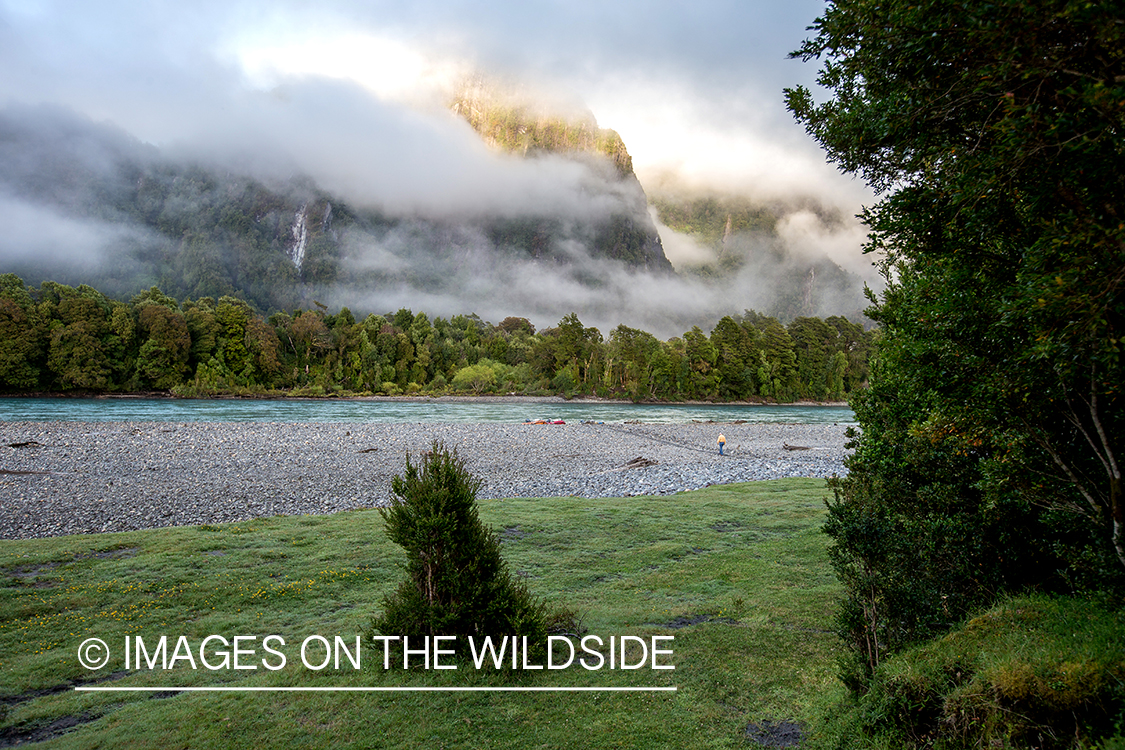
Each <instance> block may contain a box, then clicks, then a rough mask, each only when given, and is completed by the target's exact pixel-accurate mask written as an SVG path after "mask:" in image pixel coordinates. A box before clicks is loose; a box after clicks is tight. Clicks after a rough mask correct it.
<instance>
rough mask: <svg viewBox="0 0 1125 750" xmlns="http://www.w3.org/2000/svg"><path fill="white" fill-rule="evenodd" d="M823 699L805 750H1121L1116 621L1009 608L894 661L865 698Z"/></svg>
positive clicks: (1025, 601)
mask: <svg viewBox="0 0 1125 750" xmlns="http://www.w3.org/2000/svg"><path fill="white" fill-rule="evenodd" d="M832 693H836V694H835V695H832ZM828 696H829V697H828V698H827V699H826V700H825V704H824V705H825V713H824V715H823V716H822V717H821V718H820V719H819V720H817V721H815V723H816V724H817V726H818V730H819V731H818V734H819V735H820V736H819V737H817V738H816V739H817V741H816V742H814V743H812V746H813V747H824V748H886V749H887V750H892V749H893V750H904V749H908V748H945V749H950V750H952V749H954V748H957V749H961V748H980V747H1003V748H1025V747H1026V748H1031V747H1034V748H1039V749H1040V750H1051V749H1054V748H1073V747H1081V748H1092V747H1105V748H1116V747H1122V746H1123V745H1125V743H1123V740H1125V737H1123V736H1122V730H1125V610H1123V609H1122V608H1121V602H1120V599H1119V598H1118V600H1117V601H1111V600H1107V601H1100V602H1099V601H1092V600H1088V599H1082V598H1077V597H1073V598H1072V597H1045V596H1020V597H1016V598H1012V599H1009V600H1006V601H1003V602H1001V603H998V604H996V605H995V606H993V607H992V608H990V609H988V610H987V611H985V612H982V613H980V614H979V615H978V616H976V617H973V618H971V619H969V620H968V621H967V622H965V623H963V624H962V625H960V626H959V627H957V628H955V629H953V630H951V631H950V632H949V633H947V634H946V635H944V636H942V637H940V638H936V639H934V640H932V641H928V642H926V643H923V644H920V645H918V646H915V647H913V648H910V649H907V650H906V651H903V652H902V653H900V654H896V655H895V656H893V657H892V658H891V659H889V660H888V661H886V662H885V663H884V664H881V665H880V666H879V668H878V669H877V670H876V671H875V676H874V679H873V680H872V681H871V684H870V689H869V690H868V692H867V693H866V694H865V695H863V696H861V697H858V698H856V697H853V696H847V695H844V694H843V690H842V688H839V689H837V690H835V691H830V693H829V694H828ZM1114 735H1116V737H1114ZM1101 741H1104V744H1103V745H1099V744H1098V743H1099V742H1101Z"/></svg>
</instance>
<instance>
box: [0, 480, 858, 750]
mask: <svg viewBox="0 0 1125 750" xmlns="http://www.w3.org/2000/svg"><path fill="white" fill-rule="evenodd" d="M826 495H827V490H826V489H825V487H824V483H823V481H821V480H810V479H792V480H778V481H772V482H760V483H752V484H742V485H729V486H722V487H712V488H709V489H706V490H701V491H698V492H691V493H684V494H680V495H674V496H669V497H645V498H625V499H617V498H615V499H597V500H591V499H584V498H573V497H568V498H548V499H537V500H502V501H482V502H481V503H480V505H481V516H482V518H483V519H484V520H485V522H486V523H489V524H491V525H492V526H493V527H494V528H495V529H496V530H497V531H498V532H499V533H500V534H501V536H502V538H503V539H504V555H505V558H506V560H507V561H508V564H509V566H510V568H511V569H512V570H513V571H515V572H516V573H517V574H518V575H520V576H523V577H525V579H526V581H527V583H528V585H529V587H530V588H531V590H532V591H533V592H534V593H536V594H538V595H540V596H543V597H545V598H547V599H549V600H550V601H551V602H552V603H553V604H554V605H556V606H565V607H569V608H572V609H574V610H576V611H577V612H578V613H579V614H580V615H581V616H582V619H583V623H584V625H585V627H586V628H588V629H589V632H590V633H592V634H597V635H601V636H603V637H608V636H610V635H618V636H619V635H637V636H642V637H647V636H650V635H674V636H675V641H674V643H673V645H672V648H673V649H674V657H672V659H671V660H670V661H672V662H673V663H674V664H675V665H676V669H675V670H674V671H653V670H649V669H640V670H636V671H621V670H614V671H609V670H607V669H602V670H598V671H586V670H583V669H580V668H571V669H567V670H562V671H553V672H546V671H523V670H508V671H505V672H499V673H497V672H495V671H494V670H491V669H488V670H481V671H477V670H474V669H473V668H472V665H471V664H467V665H466V664H464V663H462V664H461V665H460V667H459V668H458V669H457V670H451V671H434V670H421V669H412V670H409V671H403V670H401V669H391V670H390V671H384V670H383V668H382V659H381V654H380V653H378V652H377V651H376V650H375V649H374V648H372V647H370V646H368V647H367V648H365V650H364V661H363V668H362V670H360V671H358V672H356V671H354V670H352V669H351V668H350V667H348V668H346V669H343V670H340V671H334V670H333V669H331V668H328V669H326V670H324V671H323V672H314V671H311V670H309V669H306V668H305V667H304V666H303V665H302V664H301V663H300V659H299V653H298V652H299V643H300V642H301V640H303V639H304V638H305V637H306V636H309V635H313V634H320V635H325V636H328V637H329V638H330V639H331V638H332V637H333V636H336V635H339V636H343V637H345V638H346V639H347V640H349V642H350V641H353V640H354V638H355V636H356V635H360V634H362V633H365V632H367V631H368V628H369V621H370V617H371V615H372V614H373V613H374V612H375V611H377V609H378V607H379V601H380V598H381V597H382V595H383V594H384V593H385V592H388V591H389V590H390V589H391V588H392V587H394V586H395V585H396V584H397V582H398V581H399V579H400V577H401V575H402V572H401V568H400V565H401V561H402V559H403V554H402V551H401V549H399V548H398V547H396V546H394V545H393V544H391V543H390V542H389V541H387V539H386V537H385V535H384V533H383V529H382V521H381V519H380V517H379V515H378V514H377V513H376V512H374V511H356V512H350V513H341V514H337V515H334V516H316V517H314V516H302V517H288V518H282V517H278V518H267V519H261V520H255V521H251V522H244V523H237V524H226V525H217V526H202V527H190V528H175V529H161V530H154V531H144V532H131V533H124V534H103V535H92V536H75V537H62V538H54V539H42V540H27V541H8V542H0V573H2V574H3V575H2V578H0V582H2V588H0V713H6V715H3V716H0V744H3V743H4V742H5V741H8V742H11V741H12V740H13V739H15V738H19V737H24V736H29V735H30V736H32V737H33V738H34V737H48V739H47V741H46V742H45V743H44V745H43V746H45V747H84V748H85V747H122V746H128V747H140V748H143V747H159V748H161V749H162V750H167V749H169V748H177V747H184V748H187V747H191V748H205V747H247V746H258V747H266V746H274V747H286V746H293V747H298V746H299V747H305V746H312V747H329V746H331V747H385V748H422V747H424V748H442V747H448V748H570V747H606V748H610V747H612V748H665V747H667V748H685V747H691V748H712V747H713V748H725V747H747V746H752V745H751V743H749V741H748V740H747V738H746V728H747V726H748V724H750V723H753V722H760V721H767V720H768V721H803V720H806V719H807V718H808V717H809V716H811V715H812V714H813V713H814V712H815V711H816V710H818V709H817V706H818V696H822V695H824V694H826V692H830V691H832V690H833V689H834V688H835V686H836V685H837V682H836V679H835V676H834V673H835V651H836V650H837V649H838V648H839V646H838V643H837V641H836V638H835V636H834V635H833V634H832V633H831V632H830V631H831V629H832V624H831V621H832V610H833V603H834V601H835V598H836V597H837V596H838V594H839V588H838V584H837V583H836V581H835V578H834V577H833V575H832V572H831V569H830V567H829V565H828V562H827V558H826V555H825V548H826V545H827V541H828V540H827V538H826V537H825V536H824V535H823V534H821V533H820V530H819V529H820V525H821V523H822V520H823V517H824V510H825V508H824V504H823V499H824V498H825V497H826ZM685 622H687V623H694V624H687V625H683V623H685ZM673 625H680V627H672V626H673ZM210 634H219V635H224V636H226V637H228V638H229V637H233V636H234V635H256V636H258V637H259V641H258V642H257V643H259V644H260V638H261V637H262V636H265V635H268V634H280V635H282V636H283V637H284V638H285V640H286V644H287V645H286V647H285V649H284V651H285V652H286V654H287V655H288V657H289V659H288V664H287V666H286V667H285V668H284V669H282V670H280V671H276V672H275V671H270V670H266V669H263V668H261V667H259V668H258V669H257V670H253V671H250V670H244V671H237V672H236V671H234V670H229V669H228V670H221V671H209V670H206V669H204V668H203V667H202V666H200V668H199V669H196V670H194V671H193V670H191V669H190V667H187V666H185V664H184V663H181V664H180V665H179V666H178V667H177V668H176V669H175V670H172V671H169V672H164V671H162V670H160V669H157V670H156V671H151V672H150V671H148V670H147V669H144V670H140V671H137V670H133V671H131V672H129V673H127V674H120V672H121V671H122V670H123V659H122V657H121V655H120V651H121V649H122V644H123V639H124V638H125V636H137V635H140V636H142V637H143V638H145V640H146V641H150V639H152V640H155V639H156V638H158V637H159V636H160V635H168V636H170V638H171V639H172V640H173V641H174V640H175V637H176V636H179V635H185V636H187V637H188V639H189V641H190V643H191V644H192V645H193V646H194V647H196V648H197V647H198V644H199V642H200V641H201V640H202V639H203V638H204V637H206V636H208V635H210ZM90 637H98V638H101V639H103V640H105V641H106V642H107V643H108V644H109V645H110V647H111V649H112V650H113V652H114V653H113V655H112V657H111V662H110V665H109V666H107V667H106V668H103V669H102V670H99V671H96V672H91V671H88V670H86V669H84V668H83V667H82V666H81V665H80V664H79V663H78V660H77V649H78V645H79V644H80V643H81V642H82V641H84V640H85V639H86V638H90ZM252 645H253V644H252ZM197 655H198V654H197ZM264 655H265V654H264V653H263V652H262V651H261V649H260V646H259V648H258V651H257V653H256V655H255V656H253V657H252V658H251V659H249V660H248V661H250V662H251V663H260V660H261V658H262V656H264ZM111 675H112V679H106V678H107V677H110V676H111ZM97 679H101V680H103V681H102V682H91V680H97ZM76 684H86V685H100V686H114V687H127V686H154V685H160V686H165V685H175V686H262V687H266V686H300V687H312V686H413V687H417V686H534V687H547V686H597V687H621V686H629V685H639V686H675V687H677V688H678V690H677V691H676V692H664V693H527V692H520V693H512V692H477V693H434V692H427V693H408V692H399V693H278V692H270V693H187V692H181V693H178V694H175V695H172V696H159V695H158V696H154V695H152V694H150V693H88V692H76V691H74V690H73V686H74V685H76ZM5 706H6V712H5V709H4V707H5ZM66 724H73V725H74V726H73V728H72V729H71V730H70V731H67V732H65V733H60V727H61V726H62V725H66ZM36 732H39V734H35V733H36Z"/></svg>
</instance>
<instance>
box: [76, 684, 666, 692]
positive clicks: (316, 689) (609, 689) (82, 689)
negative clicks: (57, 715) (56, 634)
mask: <svg viewBox="0 0 1125 750" xmlns="http://www.w3.org/2000/svg"><path fill="white" fill-rule="evenodd" d="M74 689H75V690H76V691H80V692H87V693H144V692H149V693H155V692H171V691H176V692H181V693H626V692H633V693H640V692H648V693H658V692H675V691H676V690H678V688H675V687H175V686H172V687H75V688H74Z"/></svg>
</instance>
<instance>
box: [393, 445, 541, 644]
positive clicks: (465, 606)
mask: <svg viewBox="0 0 1125 750" xmlns="http://www.w3.org/2000/svg"><path fill="white" fill-rule="evenodd" d="M480 484H481V483H480V480H479V479H477V478H476V477H474V476H472V475H471V474H470V473H469V472H468V470H467V469H466V468H465V464H464V461H462V460H461V458H460V457H459V456H458V455H457V453H456V451H451V450H447V449H446V448H445V446H444V445H442V444H441V443H438V442H435V443H434V444H433V447H432V449H431V450H430V451H429V452H428V453H425V454H423V455H422V459H421V462H420V463H417V464H415V463H413V462H412V461H411V460H410V457H409V456H407V459H406V471H405V472H404V473H403V475H402V476H396V477H395V478H394V479H393V480H392V481H391V491H392V493H393V497H392V499H391V505H390V507H389V508H383V509H380V511H379V512H380V514H382V516H383V519H384V521H385V522H386V529H387V536H389V537H390V539H391V541H393V542H395V543H396V544H398V545H400V546H402V547H403V549H405V550H406V579H405V580H404V581H402V583H401V584H399V586H398V588H397V589H396V590H395V591H394V592H393V593H391V594H390V595H388V596H385V597H384V598H383V613H382V614H381V615H379V616H377V617H375V618H374V620H373V625H374V627H375V630H377V631H378V632H380V633H383V634H385V635H398V636H411V637H419V636H434V635H452V636H458V637H466V636H474V637H478V638H479V637H482V636H486V635H491V636H507V635H526V636H529V638H531V639H533V642H542V641H544V640H545V638H546V607H545V606H544V604H543V603H542V602H540V601H539V600H537V599H536V598H535V597H533V596H532V595H531V593H530V592H529V591H528V590H527V587H526V586H524V585H523V584H522V583H520V582H519V581H517V580H516V579H514V578H513V577H512V575H511V574H510V573H509V571H508V568H507V566H506V565H505V564H504V560H503V558H502V557H501V555H500V540H499V538H498V537H497V536H496V534H495V533H494V532H493V531H492V529H491V528H489V527H487V526H485V525H484V523H482V522H481V520H480V518H479V516H478V514H477V502H476V496H477V491H478V490H479V489H480Z"/></svg>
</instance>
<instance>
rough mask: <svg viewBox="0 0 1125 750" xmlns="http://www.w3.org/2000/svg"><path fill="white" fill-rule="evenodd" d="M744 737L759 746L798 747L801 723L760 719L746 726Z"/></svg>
mask: <svg viewBox="0 0 1125 750" xmlns="http://www.w3.org/2000/svg"><path fill="white" fill-rule="evenodd" d="M746 738H747V739H748V740H750V741H751V742H754V743H756V744H757V745H759V746H760V747H800V745H801V725H800V724H796V723H794V722H792V721H762V722H759V723H757V724H750V725H749V726H748V727H746Z"/></svg>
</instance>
